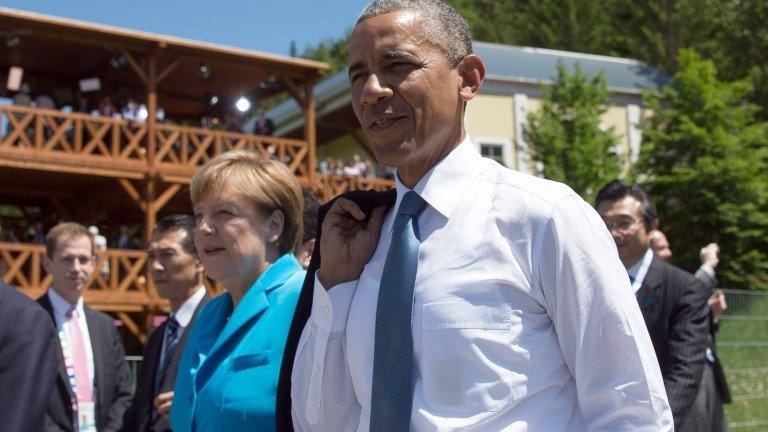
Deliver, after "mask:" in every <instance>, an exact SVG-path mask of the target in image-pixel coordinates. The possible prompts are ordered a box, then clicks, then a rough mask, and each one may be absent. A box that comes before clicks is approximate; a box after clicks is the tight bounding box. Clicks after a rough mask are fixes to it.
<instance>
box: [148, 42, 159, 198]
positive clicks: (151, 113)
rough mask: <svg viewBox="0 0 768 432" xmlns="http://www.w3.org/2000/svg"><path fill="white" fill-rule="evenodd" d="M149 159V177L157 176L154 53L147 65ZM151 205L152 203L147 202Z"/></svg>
mask: <svg viewBox="0 0 768 432" xmlns="http://www.w3.org/2000/svg"><path fill="white" fill-rule="evenodd" d="M147 69H148V70H147V72H148V73H147V159H148V162H149V176H151V177H154V176H155V174H156V173H155V155H156V151H157V149H156V146H157V136H156V135H155V134H156V130H155V128H156V124H157V55H156V54H155V53H152V54H151V55H150V56H149V61H148V64H147ZM147 203H150V201H147Z"/></svg>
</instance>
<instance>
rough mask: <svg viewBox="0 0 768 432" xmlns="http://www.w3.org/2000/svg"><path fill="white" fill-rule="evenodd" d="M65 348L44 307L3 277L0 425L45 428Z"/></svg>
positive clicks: (13, 430) (12, 431)
mask: <svg viewBox="0 0 768 432" xmlns="http://www.w3.org/2000/svg"><path fill="white" fill-rule="evenodd" d="M59 351H61V348H60V345H59V338H58V336H57V335H56V330H55V329H54V327H53V325H52V324H51V322H50V320H49V319H48V318H46V313H45V311H44V310H43V309H42V308H41V307H40V306H39V305H37V304H36V303H35V302H33V301H32V300H30V299H29V298H27V296H25V295H24V294H22V293H20V292H18V291H17V290H16V289H15V288H11V287H9V286H8V285H6V284H5V283H3V282H2V280H0V429H2V430H3V431H4V432H40V431H43V430H45V411H46V409H47V408H48V399H49V396H50V394H51V391H52V390H53V383H54V381H55V379H56V371H57V367H58V363H57V361H56V358H57V357H56V353H57V352H59Z"/></svg>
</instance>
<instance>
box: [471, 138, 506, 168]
mask: <svg viewBox="0 0 768 432" xmlns="http://www.w3.org/2000/svg"><path fill="white" fill-rule="evenodd" d="M473 141H474V142H475V145H476V146H477V148H478V150H480V155H481V156H483V157H487V158H488V159H493V160H495V161H496V162H498V163H500V164H501V165H503V166H505V167H507V168H509V166H510V164H509V159H508V155H507V152H508V148H509V140H506V139H502V138H475V139H474V140H473Z"/></svg>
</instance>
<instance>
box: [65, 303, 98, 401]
mask: <svg viewBox="0 0 768 432" xmlns="http://www.w3.org/2000/svg"><path fill="white" fill-rule="evenodd" d="M78 316H79V313H78V312H77V309H76V308H72V309H71V310H70V311H69V312H67V324H68V325H69V339H70V344H71V345H70V349H71V350H72V367H73V369H74V373H75V395H76V396H77V401H78V402H92V401H93V383H92V382H91V376H90V374H89V373H88V353H87V352H86V348H85V338H84V336H83V332H82V330H81V329H80V324H79V323H78V319H77V318H78Z"/></svg>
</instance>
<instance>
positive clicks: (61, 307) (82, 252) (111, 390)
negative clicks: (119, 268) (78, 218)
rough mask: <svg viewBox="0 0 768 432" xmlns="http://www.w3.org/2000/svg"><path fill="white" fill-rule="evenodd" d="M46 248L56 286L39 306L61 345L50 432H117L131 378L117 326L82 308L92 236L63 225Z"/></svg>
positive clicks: (49, 237) (81, 228) (47, 263)
mask: <svg viewBox="0 0 768 432" xmlns="http://www.w3.org/2000/svg"><path fill="white" fill-rule="evenodd" d="M45 246H46V256H45V257H44V259H43V266H44V267H45V269H46V271H47V272H48V274H50V275H51V277H52V285H51V289H49V290H48V292H47V293H46V294H45V295H43V296H42V297H40V298H39V299H38V303H39V304H40V305H41V306H42V307H43V308H44V309H45V310H46V311H47V312H48V314H49V315H50V317H51V319H52V320H53V323H54V324H55V326H56V329H57V331H58V333H59V340H60V349H59V350H58V351H57V356H58V358H59V366H58V377H57V379H56V386H55V388H54V391H53V392H52V395H51V400H50V402H49V405H48V414H47V416H46V425H45V430H46V431H49V432H53V431H66V432H74V431H93V432H95V431H99V432H113V431H118V430H120V428H121V427H122V424H123V414H124V413H125V410H126V408H127V407H128V404H129V403H130V399H131V389H130V372H129V370H128V364H127V363H126V362H125V351H124V350H123V345H122V343H121V342H120V336H119V335H118V333H117V330H116V329H115V326H114V320H113V319H112V318H111V317H110V316H109V315H106V314H104V313H101V312H97V311H95V310H93V309H91V308H89V307H88V306H85V304H84V303H83V298H82V290H83V287H84V286H85V283H86V281H87V280H88V279H89V277H90V276H91V274H92V273H93V270H94V265H95V259H94V244H93V236H92V235H91V233H90V232H88V229H87V228H86V227H84V226H82V225H80V224H77V223H71V222H65V223H60V224H58V225H56V226H55V227H53V228H52V229H51V230H50V231H49V232H48V235H47V236H46V239H45Z"/></svg>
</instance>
